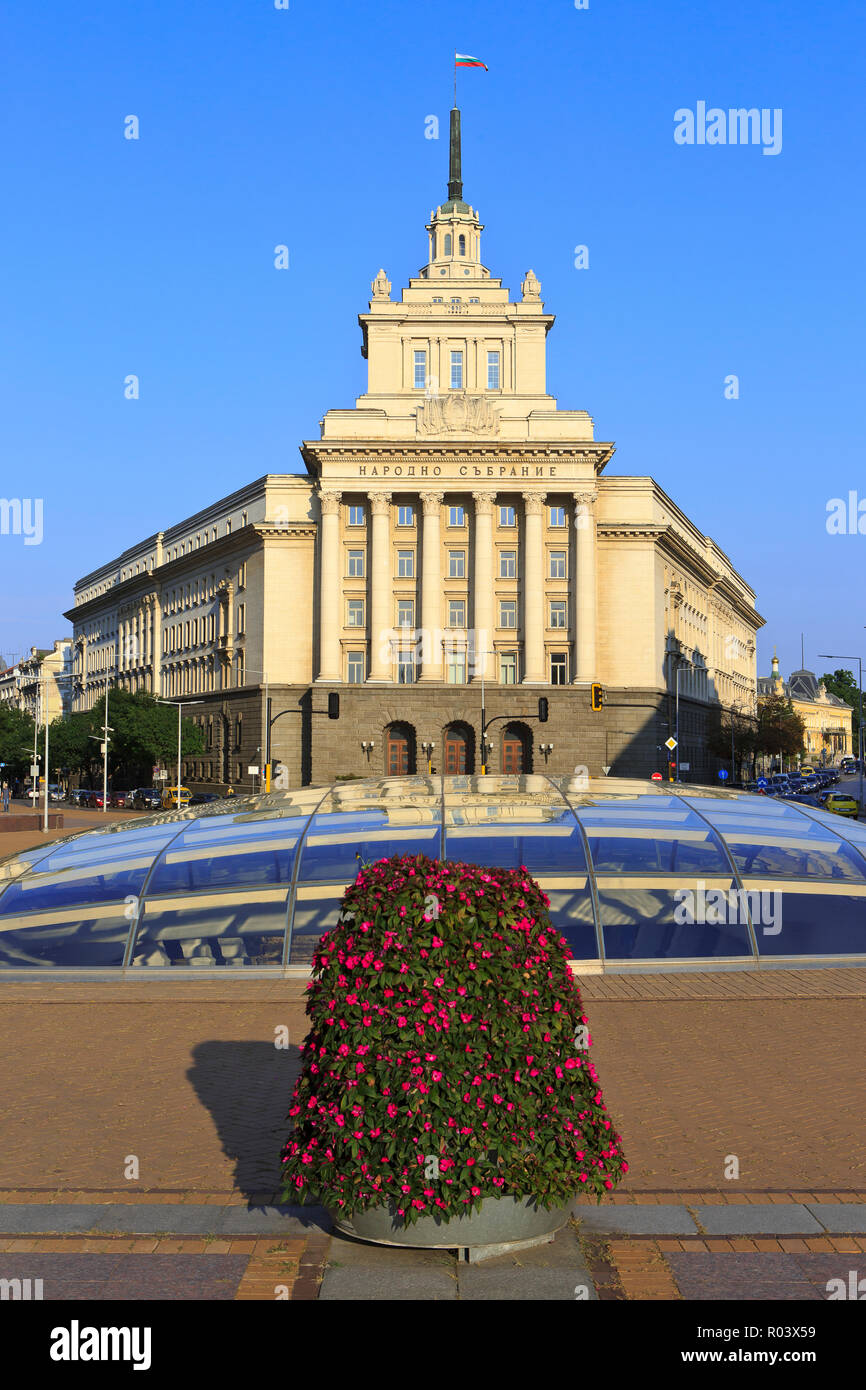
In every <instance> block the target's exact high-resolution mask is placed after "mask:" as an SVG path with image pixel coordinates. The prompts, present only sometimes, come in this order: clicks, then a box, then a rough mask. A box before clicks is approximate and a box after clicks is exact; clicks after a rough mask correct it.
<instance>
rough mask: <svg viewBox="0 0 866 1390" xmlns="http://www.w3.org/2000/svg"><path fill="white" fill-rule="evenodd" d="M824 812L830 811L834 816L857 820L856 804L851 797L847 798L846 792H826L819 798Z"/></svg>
mask: <svg viewBox="0 0 866 1390" xmlns="http://www.w3.org/2000/svg"><path fill="white" fill-rule="evenodd" d="M821 801H822V805H823V807H824V810H825V811H832V813H833V815H834V816H848V817H849V818H850V819H851V820H856V818H857V802H856V801H855V800H854V798H853V796H848V794H847V792H827V793H826V795H825V796H824V797H822V798H821Z"/></svg>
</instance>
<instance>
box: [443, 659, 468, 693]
mask: <svg viewBox="0 0 866 1390" xmlns="http://www.w3.org/2000/svg"><path fill="white" fill-rule="evenodd" d="M445 679H446V681H447V682H448V684H449V685H465V684H466V653H465V652H455V651H449V652H448V654H447V661H446V667H445Z"/></svg>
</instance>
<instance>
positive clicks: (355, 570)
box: [348, 550, 364, 579]
mask: <svg viewBox="0 0 866 1390" xmlns="http://www.w3.org/2000/svg"><path fill="white" fill-rule="evenodd" d="M348 573H349V578H350V579H363V577H364V552H363V550H350V551H349V571H348Z"/></svg>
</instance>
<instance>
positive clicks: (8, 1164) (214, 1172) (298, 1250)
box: [0, 969, 866, 1300]
mask: <svg viewBox="0 0 866 1390" xmlns="http://www.w3.org/2000/svg"><path fill="white" fill-rule="evenodd" d="M580 983H581V988H582V991H583V995H584V999H585V1002H586V1005H587V1010H588V1015H589V1019H590V1026H591V1034H592V1048H593V1057H594V1060H595V1063H596V1066H597V1067H598V1071H599V1075H600V1077H601V1082H602V1086H603V1088H604V1092H605V1098H606V1101H607V1104H608V1107H609V1109H610V1111H611V1112H612V1115H613V1116H614V1117H615V1120H616V1123H617V1127H618V1129H619V1130H620V1132H621V1133H622V1135H623V1139H624V1145H625V1148H626V1154H627V1157H628V1160H629V1163H630V1170H629V1173H628V1175H627V1179H626V1181H625V1182H624V1183H623V1184H622V1186H621V1187H620V1188H619V1190H618V1191H617V1193H616V1194H615V1195H613V1196H612V1197H611V1198H610V1199H609V1200H607V1201H605V1202H604V1203H602V1205H601V1206H597V1205H596V1204H595V1203H578V1204H576V1206H575V1208H574V1219H573V1220H572V1222H570V1223H569V1225H568V1226H567V1227H565V1228H564V1229H563V1230H562V1231H561V1232H560V1234H559V1235H558V1236H557V1238H556V1240H555V1241H554V1242H553V1243H552V1244H550V1245H547V1246H543V1247H538V1248H536V1249H534V1250H530V1251H524V1252H514V1253H512V1254H510V1255H506V1256H501V1257H498V1258H496V1259H494V1260H490V1261H485V1262H483V1263H481V1264H478V1265H465V1264H460V1263H458V1261H457V1259H456V1256H455V1254H454V1253H453V1252H450V1251H433V1252H418V1251H399V1250H390V1249H385V1248H380V1247H373V1246H366V1245H361V1244H358V1243H355V1242H352V1241H351V1240H349V1239H347V1238H345V1237H343V1236H341V1235H338V1234H331V1232H330V1225H329V1222H328V1218H327V1216H326V1214H325V1213H324V1212H322V1211H321V1210H320V1209H318V1208H313V1209H299V1208H292V1209H285V1208H280V1206H279V1194H278V1191H277V1183H278V1168H279V1163H278V1154H279V1149H280V1146H281V1143H282V1140H283V1137H284V1134H285V1131H286V1121H285V1114H286V1111H287V1108H288V1100H289V1095H290V1092H291V1089H292V1085H293V1083H294V1079H295V1076H296V1075H297V1070H298V1044H299V1043H300V1042H301V1041H302V1040H303V1037H304V1034H305V1031H306V1019H305V1016H304V1006H303V993H304V982H303V981H300V980H297V981H295V980H293V981H254V980H235V979H233V980H226V981H225V982H223V981H221V980H220V981H216V980H212V979H210V980H206V981H205V980H202V981H192V982H190V981H187V980H182V981H180V980H179V981H177V982H174V981H166V982H155V981H154V982H146V981H142V982H139V981H130V982H120V981H118V982H115V983H111V984H105V985H94V984H89V983H88V984H75V983H72V982H69V983H63V984H50V983H43V982H39V981H34V983H32V984H31V983H14V982H9V983H8V984H6V985H4V987H3V992H2V995H0V1047H2V1049H3V1054H4V1056H5V1057H7V1058H14V1059H15V1065H14V1066H8V1067H6V1068H5V1069H4V1079H3V1081H2V1083H0V1106H2V1109H3V1114H4V1142H3V1145H2V1151H0V1278H9V1279H15V1278H21V1279H26V1278H30V1279H31V1280H32V1279H37V1278H39V1279H42V1281H43V1285H42V1289H43V1297H44V1298H46V1299H50V1298H56V1299H66V1298H70V1297H81V1298H88V1299H90V1298H92V1299H103V1298H117V1297H123V1298H129V1299H137V1298H142V1299H144V1298H187V1299H208V1300H210V1299H246V1298H255V1299H273V1298H298V1299H303V1298H306V1299H310V1298H322V1299H325V1300H343V1299H351V1300H356V1299H365V1300H367V1299H381V1298H397V1299H414V1298H422V1297H423V1298H435V1299H459V1300H465V1299H470V1300H478V1299H486V1300H494V1299H526V1298H529V1299H535V1298H541V1299H561V1298H570V1299H574V1298H576V1297H577V1298H589V1299H595V1298H598V1299H650V1298H662V1299H728V1298H737V1299H755V1298H765V1297H769V1298H774V1299H782V1300H785V1299H798V1300H799V1299H807V1300H814V1299H823V1298H826V1297H827V1283H828V1280H830V1279H832V1278H842V1279H843V1280H844V1281H845V1282H846V1285H847V1284H848V1282H849V1279H850V1272H851V1271H852V1270H855V1271H858V1277H862V1275H864V1274H866V1164H864V1155H866V1142H864V1140H866V1113H864V1112H866V1107H864V1106H863V1105H862V1094H863V1086H862V1068H861V1060H860V1059H861V1055H862V1046H861V1045H859V1044H858V1041H857V1040H858V1038H859V1039H861V1042H862V1013H863V1001H864V996H866V972H864V971H862V970H856V969H851V970H843V969H837V970H801V971H787V970H785V971H773V970H767V971H763V972H742V971H730V972H723V973H718V974H670V975H665V974H656V975H643V976H607V977H589V978H585V979H583V980H581V982H580ZM283 1029H285V1030H287V1032H288V1042H289V1045H288V1047H278V1046H275V1040H280V1039H282V1038H283V1037H284V1034H283V1033H282V1030H283ZM732 1160H735V1161H736V1163H737V1164H738V1165H739V1176H738V1177H737V1178H728V1177H726V1176H725V1174H726V1171H727V1172H730V1171H732ZM132 1172H137V1174H138V1176H137V1177H128V1176H126V1174H127V1173H132ZM118 1290H120V1292H118Z"/></svg>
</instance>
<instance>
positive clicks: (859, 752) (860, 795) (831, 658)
mask: <svg viewBox="0 0 866 1390" xmlns="http://www.w3.org/2000/svg"><path fill="white" fill-rule="evenodd" d="M818 655H819V656H820V657H821V659H822V660H823V661H856V662H857V669H858V672H859V675H858V683H859V686H860V714H859V723H858V728H857V766H858V768H859V770H860V777H859V783H858V788H857V812H858V815H859V814H860V813H861V812H862V810H863V658H862V657H860V656H839V654H838V653H836V654H835V655H834V654H833V653H832V652H819V653H818Z"/></svg>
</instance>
